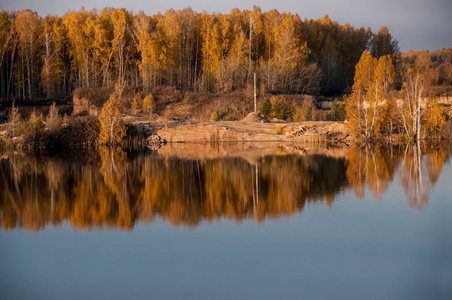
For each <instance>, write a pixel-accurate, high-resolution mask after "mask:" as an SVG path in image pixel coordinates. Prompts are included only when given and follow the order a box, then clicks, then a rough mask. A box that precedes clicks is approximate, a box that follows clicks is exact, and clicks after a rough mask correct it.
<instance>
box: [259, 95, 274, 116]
mask: <svg viewBox="0 0 452 300" xmlns="http://www.w3.org/2000/svg"><path fill="white" fill-rule="evenodd" d="M260 111H261V114H262V115H263V116H264V117H265V118H269V117H270V114H271V112H272V103H271V102H270V99H268V98H267V99H265V100H264V102H262V105H261V109H260Z"/></svg>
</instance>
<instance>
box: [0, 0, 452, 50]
mask: <svg viewBox="0 0 452 300" xmlns="http://www.w3.org/2000/svg"><path fill="white" fill-rule="evenodd" d="M253 5H257V6H260V7H261V9H262V11H268V10H270V9H274V8H276V9H277V10H279V11H280V12H283V11H286V12H292V13H298V14H299V15H300V17H301V18H302V19H304V18H308V19H311V18H312V19H319V18H322V17H323V16H324V15H326V14H328V15H329V16H330V18H331V19H332V20H336V21H338V22H339V23H340V24H345V23H350V24H351V25H353V26H355V27H361V26H364V27H371V28H372V30H373V31H377V30H378V29H379V28H380V27H382V26H387V27H388V28H389V30H390V32H391V34H392V35H393V36H394V37H395V38H396V39H397V40H398V41H399V46H400V49H401V50H402V51H408V50H410V49H412V50H424V49H429V50H437V49H441V48H447V47H449V48H450V47H452V17H451V16H452V1H451V0H343V1H337V0H279V1H278V0H276V1H275V0H254V1H253V0H222V1H217V0H210V1H201V0H191V1H186V0H164V1H155V0H154V1H153V0H58V1H55V0H0V10H9V11H12V10H20V9H24V8H30V9H33V10H36V11H37V12H38V13H39V15H41V16H45V15H47V14H56V15H60V16H61V15H63V14H64V13H66V12H67V11H68V10H79V9H80V8H81V7H82V6H84V7H85V8H86V9H88V10H90V9H92V8H98V9H101V8H103V7H125V8H127V9H129V10H132V11H133V12H135V13H137V12H138V11H140V10H143V11H144V12H145V13H146V14H150V15H152V14H155V13H157V12H158V11H160V12H161V13H164V12H165V11H166V10H167V9H170V8H174V9H183V8H185V7H189V6H190V7H191V8H192V9H193V10H194V11H197V12H201V11H203V10H205V11H207V12H212V11H215V12H222V13H227V12H229V11H230V10H231V9H232V8H234V7H237V8H239V9H241V10H243V9H251V8H252V7H253Z"/></svg>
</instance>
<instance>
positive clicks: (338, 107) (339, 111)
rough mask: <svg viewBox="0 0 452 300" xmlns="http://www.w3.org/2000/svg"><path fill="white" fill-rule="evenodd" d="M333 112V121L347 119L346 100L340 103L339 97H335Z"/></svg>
mask: <svg viewBox="0 0 452 300" xmlns="http://www.w3.org/2000/svg"><path fill="white" fill-rule="evenodd" d="M331 114H332V117H333V121H344V120H345V102H342V103H340V102H339V101H337V99H334V102H333V106H332V108H331Z"/></svg>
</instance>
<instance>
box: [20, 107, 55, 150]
mask: <svg viewBox="0 0 452 300" xmlns="http://www.w3.org/2000/svg"><path fill="white" fill-rule="evenodd" d="M43 119H44V117H43V116H42V114H40V115H36V113H35V112H32V113H31V115H30V117H29V119H28V121H27V122H26V124H25V130H24V145H26V146H27V147H28V148H29V149H34V150H36V149H44V148H46V147H47V145H48V142H49V135H48V134H47V133H46V131H45V130H44V128H45V124H44V121H43Z"/></svg>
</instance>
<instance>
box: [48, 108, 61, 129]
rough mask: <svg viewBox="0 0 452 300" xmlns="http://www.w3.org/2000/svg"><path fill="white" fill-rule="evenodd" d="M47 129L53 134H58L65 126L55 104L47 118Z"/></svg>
mask: <svg viewBox="0 0 452 300" xmlns="http://www.w3.org/2000/svg"><path fill="white" fill-rule="evenodd" d="M46 123H47V128H48V129H49V131H50V132H51V133H57V132H58V131H60V130H61V126H62V125H63V118H62V117H61V116H60V115H59V113H58V108H56V105H55V102H53V104H52V106H50V110H49V114H48V115H47V118H46Z"/></svg>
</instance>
